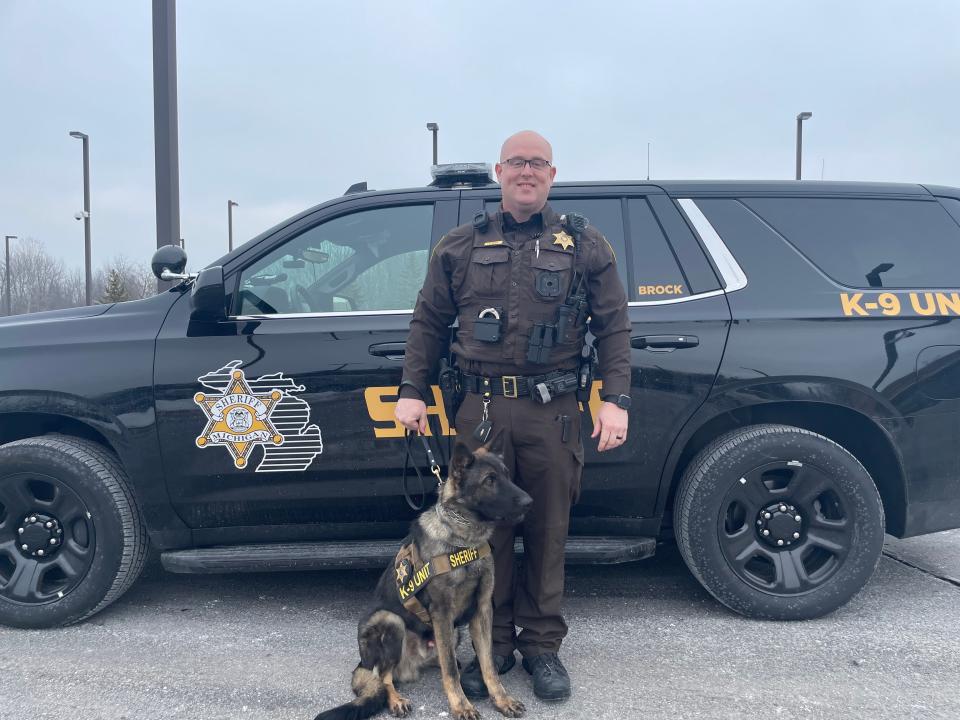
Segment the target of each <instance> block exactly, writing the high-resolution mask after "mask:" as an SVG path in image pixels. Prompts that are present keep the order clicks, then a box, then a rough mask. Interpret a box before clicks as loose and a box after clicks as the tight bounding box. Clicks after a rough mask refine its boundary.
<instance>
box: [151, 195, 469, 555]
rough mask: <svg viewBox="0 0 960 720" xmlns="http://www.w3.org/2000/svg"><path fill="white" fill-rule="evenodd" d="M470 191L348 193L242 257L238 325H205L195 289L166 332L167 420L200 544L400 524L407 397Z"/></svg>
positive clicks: (164, 427) (176, 496)
mask: <svg viewBox="0 0 960 720" xmlns="http://www.w3.org/2000/svg"><path fill="white" fill-rule="evenodd" d="M456 197H457V196H456V193H455V192H453V193H452V192H442V191H440V192H416V193H407V194H397V195H391V196H384V195H375V196H371V197H365V198H363V197H361V198H355V199H349V200H345V201H344V202H341V203H338V204H336V205H334V206H332V207H328V208H326V209H322V210H320V211H318V212H316V213H314V214H313V215H310V216H307V217H305V218H303V219H301V220H300V221H298V222H296V223H294V224H293V225H292V226H290V227H287V228H284V229H282V230H280V231H278V232H277V233H276V234H275V235H273V236H269V237H267V238H265V239H263V240H262V241H261V242H260V243H258V245H257V246H256V247H255V248H254V249H253V250H252V251H247V252H246V253H245V254H244V255H243V259H242V261H241V262H239V263H234V264H233V265H232V266H228V269H227V274H226V283H227V287H228V288H230V289H232V292H231V308H230V311H229V315H230V317H229V319H228V320H226V321H225V322H221V323H217V324H215V325H197V324H195V323H191V322H190V321H189V308H188V300H189V297H188V296H186V295H185V296H184V297H183V298H182V299H181V300H180V301H179V302H178V303H177V304H176V306H175V308H174V310H173V311H171V313H170V315H169V317H168V319H167V321H166V323H165V325H164V327H163V328H162V330H161V333H160V336H159V338H158V341H157V362H156V370H155V375H156V387H157V413H158V423H157V424H158V428H159V432H160V439H161V445H162V452H163V461H164V469H165V472H166V476H167V485H168V488H169V492H170V496H171V499H172V501H173V505H174V507H175V508H176V510H177V512H178V513H179V514H180V515H181V517H182V518H183V519H184V520H185V521H186V522H187V524H188V525H190V526H191V527H193V528H198V529H199V530H198V538H199V540H200V541H201V542H202V541H204V540H210V541H214V540H219V541H224V542H228V541H234V542H236V541H243V540H255V539H259V538H261V537H263V538H269V539H271V540H281V539H285V538H289V539H302V538H308V537H325V536H330V535H337V534H342V533H343V532H344V527H345V525H347V524H350V523H358V524H359V523H363V527H362V528H361V529H360V530H358V532H361V533H362V534H363V535H365V536H368V537H369V536H376V534H377V533H378V532H381V531H382V532H383V533H384V534H386V535H391V534H396V532H397V530H399V531H400V532H401V533H402V528H403V526H404V524H405V522H406V521H407V520H408V519H409V518H410V516H411V512H410V511H409V510H408V508H407V507H406V504H405V503H404V500H403V495H402V491H401V488H400V483H399V472H400V468H401V466H402V454H401V452H400V450H401V447H402V443H403V439H402V429H401V428H400V427H399V426H398V425H397V424H396V423H395V422H394V421H393V418H392V412H393V402H394V401H395V399H396V386H397V385H398V383H399V381H400V376H401V370H402V363H403V343H404V342H405V340H406V337H407V332H408V326H409V323H410V317H411V313H412V308H413V306H414V303H415V299H416V294H417V291H418V290H419V289H420V286H421V285H422V283H423V277H424V274H425V272H426V267H427V257H428V254H429V250H430V247H431V244H432V243H433V242H435V241H436V240H437V239H438V238H439V236H440V235H441V234H442V232H443V231H444V230H446V229H447V227H448V226H449V225H450V224H451V223H452V222H453V221H454V220H455V217H456V209H457V199H456ZM370 523H380V530H379V531H378V530H377V528H376V526H374V525H369V524H370ZM231 528H232V530H230V529H231ZM355 529H356V528H355ZM228 530H229V531H228ZM203 531H206V534H204V532H203Z"/></svg>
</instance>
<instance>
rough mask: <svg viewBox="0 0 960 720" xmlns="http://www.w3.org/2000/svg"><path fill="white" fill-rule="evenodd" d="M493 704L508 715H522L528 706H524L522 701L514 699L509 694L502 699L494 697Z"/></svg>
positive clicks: (513, 716)
mask: <svg viewBox="0 0 960 720" xmlns="http://www.w3.org/2000/svg"><path fill="white" fill-rule="evenodd" d="M493 704H494V706H495V707H496V708H497V710H499V711H500V712H501V713H503V714H504V715H506V716H507V717H512V718H515V717H521V716H522V715H523V714H524V713H525V712H526V711H527V708H525V707H524V705H523V703H522V702H520V701H519V700H514V699H513V698H512V697H510V696H509V695H507V696H505V697H503V698H502V699H500V700H496V699H494V701H493Z"/></svg>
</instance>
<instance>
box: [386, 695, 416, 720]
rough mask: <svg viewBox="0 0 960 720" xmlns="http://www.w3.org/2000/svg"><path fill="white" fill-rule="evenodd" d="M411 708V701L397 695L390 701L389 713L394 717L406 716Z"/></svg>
mask: <svg viewBox="0 0 960 720" xmlns="http://www.w3.org/2000/svg"><path fill="white" fill-rule="evenodd" d="M411 710H413V703H411V702H410V701H409V700H407V699H406V698H405V697H400V696H399V695H398V696H397V697H396V699H395V700H391V701H390V714H391V715H393V716H394V717H406V716H407V715H409V714H410V711H411Z"/></svg>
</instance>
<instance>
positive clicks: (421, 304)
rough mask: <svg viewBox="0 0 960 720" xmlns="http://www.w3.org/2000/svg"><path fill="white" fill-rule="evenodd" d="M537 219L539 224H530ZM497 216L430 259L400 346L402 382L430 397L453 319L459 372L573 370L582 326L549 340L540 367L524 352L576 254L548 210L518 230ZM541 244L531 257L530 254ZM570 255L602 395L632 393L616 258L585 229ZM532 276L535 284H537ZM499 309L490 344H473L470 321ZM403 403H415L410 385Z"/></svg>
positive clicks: (547, 319) (466, 228)
mask: <svg viewBox="0 0 960 720" xmlns="http://www.w3.org/2000/svg"><path fill="white" fill-rule="evenodd" d="M537 218H539V222H538V221H537ZM512 220H513V219H512V218H511V217H510V214H509V213H506V214H504V213H503V211H502V209H501V210H500V211H498V212H497V213H496V214H495V215H492V216H490V222H489V224H488V226H487V228H486V230H484V231H480V230H477V229H475V228H474V227H473V225H472V224H466V225H460V226H458V227H456V228H454V229H453V230H451V231H450V232H449V233H447V234H446V235H444V236H443V237H442V238H441V239H440V242H439V243H437V246H436V247H435V248H434V250H433V254H432V255H431V257H430V263H429V266H428V268H427V277H426V280H425V281H424V284H423V288H422V289H421V290H420V293H419V295H418V296H417V305H416V308H415V309H414V311H413V319H412V320H411V321H410V335H409V337H408V339H407V343H406V353H405V357H404V364H403V381H404V382H410V383H412V384H413V386H414V387H416V388H417V390H418V391H419V392H420V395H421V397H422V398H429V397H431V394H430V392H429V385H430V381H431V380H432V379H434V378H435V377H436V368H437V365H438V363H439V360H440V358H441V357H443V356H444V355H445V354H446V349H447V348H446V337H447V333H448V330H447V328H448V327H449V326H450V324H451V323H452V322H453V321H454V319H456V318H459V329H458V331H457V334H456V339H455V341H454V343H453V352H454V353H455V354H456V356H457V362H458V364H459V365H460V366H461V367H462V368H463V369H464V370H466V371H467V372H471V373H476V374H481V375H487V376H498V375H539V374H542V373H546V372H549V371H551V370H555V369H558V368H561V369H575V368H576V367H577V363H578V358H579V356H580V349H581V348H582V347H583V338H584V336H585V335H586V332H587V324H586V323H585V322H583V320H581V322H580V324H579V325H578V326H577V325H574V323H573V322H570V323H568V328H567V331H566V333H565V335H564V337H562V338H557V342H556V345H555V346H554V348H553V350H552V352H551V355H550V361H549V363H547V364H539V363H532V362H529V361H528V359H527V348H528V342H529V337H530V331H531V328H532V327H533V325H534V323H538V322H539V323H554V322H556V319H557V308H558V307H559V306H560V305H561V304H563V301H564V299H565V298H566V297H567V294H568V290H569V285H570V281H571V279H572V277H573V274H574V247H573V246H572V245H571V243H570V242H569V241H568V240H567V236H566V234H564V235H561V233H562V232H563V227H562V226H561V224H560V216H559V215H557V213H555V212H554V211H553V210H552V209H551V208H550V206H549V205H545V206H544V208H543V210H542V211H541V213H539V214H538V215H535V216H534V217H533V218H531V219H530V220H528V221H527V222H524V223H520V224H517V223H515V222H513V221H512ZM538 241H539V254H538V253H537V245H538ZM574 242H575V243H579V245H580V247H579V248H577V252H578V253H579V256H580V257H579V260H578V261H577V266H578V267H579V268H581V269H582V270H584V271H585V273H586V279H585V281H584V287H585V289H586V296H587V303H588V309H587V312H586V313H585V315H584V317H586V316H589V318H590V319H589V328H590V331H591V332H592V333H593V334H594V336H595V337H596V338H597V353H598V358H599V363H600V373H601V375H602V376H603V394H604V395H606V394H624V395H628V394H629V393H630V320H629V318H628V316H627V297H626V292H625V291H624V288H623V283H622V282H621V281H620V276H619V275H618V274H617V265H616V257H615V255H614V252H613V248H612V247H611V246H610V243H608V242H607V240H606V238H604V237H603V235H601V234H600V233H599V232H598V231H597V230H596V229H595V228H593V227H591V226H588V227H587V228H586V230H584V232H583V233H581V234H580V238H579V239H577V240H574ZM538 277H539V281H538ZM490 307H493V308H498V309H499V310H500V318H501V331H500V332H501V337H500V341H499V342H497V343H488V342H481V341H479V340H476V339H475V338H474V327H475V324H476V320H477V318H478V316H479V314H480V312H481V311H482V310H484V309H485V308H490ZM400 396H401V397H416V392H414V390H413V388H411V387H409V386H404V387H403V388H402V389H401V393H400Z"/></svg>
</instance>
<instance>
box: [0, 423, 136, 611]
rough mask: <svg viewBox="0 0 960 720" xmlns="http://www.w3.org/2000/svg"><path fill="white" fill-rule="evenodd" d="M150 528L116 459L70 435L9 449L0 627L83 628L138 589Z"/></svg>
mask: <svg viewBox="0 0 960 720" xmlns="http://www.w3.org/2000/svg"><path fill="white" fill-rule="evenodd" d="M146 551H147V537H146V529H145V527H144V524H143V521H142V519H141V517H140V513H139V510H138V508H137V506H136V503H135V501H134V498H133V495H132V494H131V492H130V489H129V486H128V482H127V477H126V473H125V472H124V470H123V467H122V466H121V465H120V463H119V461H118V459H117V457H116V456H115V455H114V454H113V453H111V452H110V451H109V450H108V449H106V448H104V447H103V446H101V445H98V444H97V443H94V442H91V441H89V440H84V439H81V438H75V437H68V436H64V435H46V436H43V437H33V438H26V439H24V440H16V441H14V442H11V443H7V444H6V445H3V446H0V623H2V624H4V625H12V626H14V627H23V628H45V627H55V626H58V625H69V624H71V623H75V622H79V621H80V620H83V619H85V618H87V617H89V616H90V615H93V614H94V613H96V612H98V611H100V610H102V609H103V608H105V607H106V606H107V605H109V604H110V603H111V602H113V601H114V600H116V599H117V598H118V597H120V595H122V594H123V593H124V592H126V590H127V589H128V588H129V587H130V585H132V584H133V581H134V580H135V579H136V578H137V575H139V573H140V571H141V569H142V568H143V564H144V559H145V557H146Z"/></svg>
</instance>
